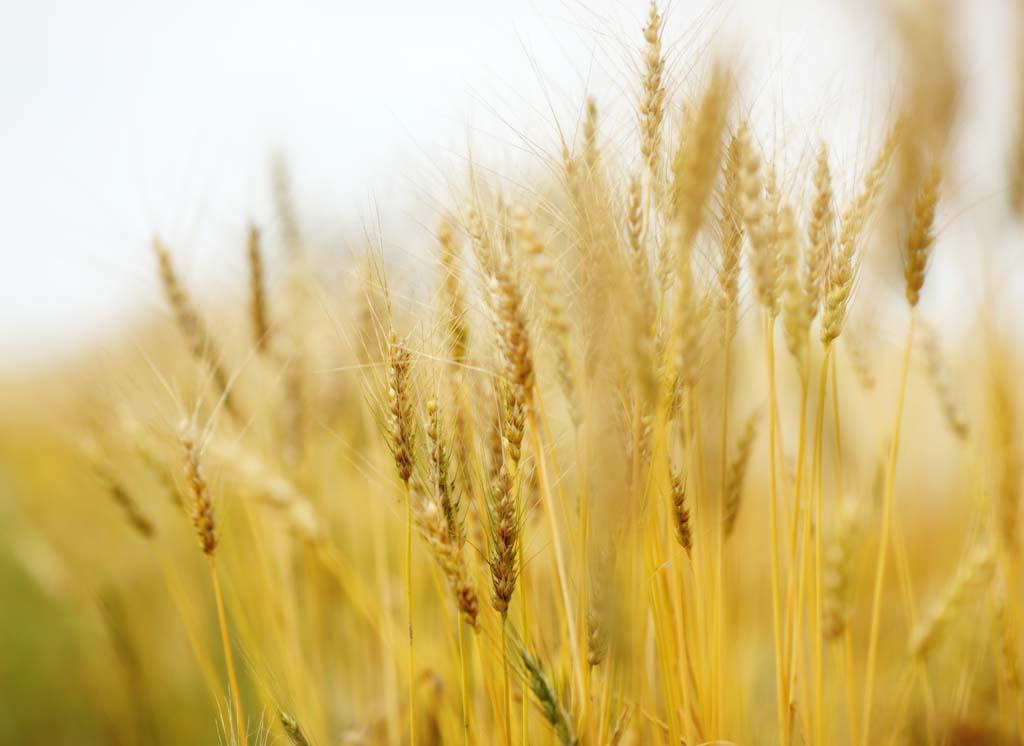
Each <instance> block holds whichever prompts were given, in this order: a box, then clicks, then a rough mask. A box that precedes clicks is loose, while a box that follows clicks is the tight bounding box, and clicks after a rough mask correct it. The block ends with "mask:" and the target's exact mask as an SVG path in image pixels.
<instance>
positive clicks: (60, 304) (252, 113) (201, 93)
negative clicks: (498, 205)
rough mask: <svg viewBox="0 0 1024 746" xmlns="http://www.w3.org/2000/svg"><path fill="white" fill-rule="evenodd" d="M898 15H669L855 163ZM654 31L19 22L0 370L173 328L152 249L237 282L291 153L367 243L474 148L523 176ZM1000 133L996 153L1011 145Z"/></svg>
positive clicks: (4, 80) (542, 23)
mask: <svg viewBox="0 0 1024 746" xmlns="http://www.w3.org/2000/svg"><path fill="white" fill-rule="evenodd" d="M1014 2H1015V0H971V1H970V2H966V1H965V3H964V7H965V11H964V18H965V23H964V24H963V29H964V34H965V38H966V39H967V41H966V46H967V51H966V52H965V55H966V59H967V71H968V74H969V75H970V76H971V77H972V79H981V80H983V81H985V83H984V85H987V86H1001V85H1005V84H1006V82H1007V80H1008V79H1009V78H1008V76H1009V75H1010V73H1011V70H1010V69H1009V68H1008V66H1007V65H1006V64H1005V63H1006V61H1007V56H1008V52H1007V50H1008V49H1009V48H1010V47H1009V45H1010V43H1011V40H1012V37H1011V35H1010V34H1009V33H1008V32H1007V28H1008V27H1009V26H1011V25H1012V24H1011V23H1010V20H1011V19H1012V18H1013V16H1012V14H1011V9H1012V7H1013V3H1014ZM885 5H886V3H884V2H878V3H869V2H864V1H863V0H858V1H857V2H853V1H852V0H851V1H850V2H843V1H842V0H734V1H733V2H713V3H709V2H702V1H700V0H675V2H673V3H671V5H670V11H669V15H670V28H671V29H672V31H671V32H670V33H669V35H668V36H667V41H668V42H669V43H671V42H673V41H675V40H676V39H679V38H681V35H682V34H684V33H686V32H687V31H688V30H692V29H694V28H696V29H697V31H696V32H692V33H694V34H695V35H694V36H692V37H689V38H691V39H697V40H706V39H708V38H709V37H713V40H714V42H715V44H717V45H719V46H723V45H726V44H728V45H729V48H730V49H732V50H733V51H738V52H739V53H740V54H741V56H742V59H743V60H744V64H745V66H746V68H747V69H748V70H753V71H759V72H760V73H761V74H764V75H765V80H767V81H768V82H767V83H766V84H764V87H763V89H762V90H761V98H763V99H767V100H768V102H769V103H771V104H773V107H772V108H775V109H780V108H781V110H782V111H783V112H784V114H783V115H782V116H780V115H776V117H777V118H778V119H782V118H783V117H784V119H785V121H783V122H780V124H784V125H785V126H786V127H789V128H791V129H792V130H793V131H795V132H796V134H797V135H798V136H800V137H805V138H807V140H808V142H814V141H816V140H817V138H818V134H817V133H816V131H815V130H816V129H817V128H819V127H820V128H822V129H823V130H825V132H823V133H821V134H822V135H827V136H832V135H835V136H836V137H837V138H839V139H842V138H844V137H845V138H847V139H848V140H849V141H851V142H852V141H854V140H856V136H857V133H859V132H862V131H863V130H864V129H865V127H866V126H867V125H866V123H869V122H872V121H876V120H877V119H878V115H879V106H880V103H879V102H884V100H885V89H886V86H887V85H890V84H891V82H892V81H891V64H890V63H891V58H890V57H891V55H890V54H889V52H888V46H887V44H888V41H887V40H886V39H885V38H884V35H883V34H882V33H881V28H882V26H881V24H879V22H878V21H877V14H878V11H879V9H880V8H882V7H885ZM866 8H867V10H865V9H866ZM872 13H874V14H875V16H876V20H872ZM645 15H646V2H643V1H642V0H636V1H635V2H630V1H627V0H602V1H600V2H597V1H595V2H579V1H577V0H564V1H562V0H534V1H533V2H525V1H523V2H516V1H515V0H511V1H510V0H433V1H432V2H422V0H390V1H389V2H387V3H371V2H366V1H365V0H364V1H360V2H356V1H354V0H332V1H330V2H327V1H324V2H299V1H296V2H287V3H285V2H280V3H270V2H252V1H248V2H240V1H238V2H225V1H211V0H205V1H203V2H187V1H185V0H172V1H168V2H141V1H139V0H123V1H122V0H91V1H89V2H82V1H81V0H5V1H4V2H2V3H0V206H2V207H0V252H2V256H3V258H4V263H3V268H2V270H0V368H6V367H11V366H21V365H24V364H26V363H28V362H39V361H45V360H48V359H53V358H54V357H55V356H57V355H59V354H61V353H63V352H66V351H67V350H68V349H70V348H71V346H73V345H81V344H85V343H87V342H88V341H89V340H91V339H93V338H96V337H97V336H99V335H102V334H103V333H109V331H110V329H111V328H113V327H114V325H115V324H116V323H118V322H119V321H121V320H122V319H123V318H125V314H126V313H128V312H131V311H132V310H139V309H142V310H151V309H152V308H154V307H157V306H158V304H159V302H160V301H159V298H158V297H156V295H155V294H156V284H155V281H154V279H153V277H152V261H151V257H150V254H149V253H148V241H149V239H150V237H151V236H152V235H153V234H154V233H155V232H159V233H160V234H161V235H163V236H165V237H166V238H167V240H168V241H169V242H170V243H171V244H172V246H174V247H175V249H176V251H179V252H180V255H181V256H182V261H183V262H184V263H185V268H186V271H188V272H190V273H193V272H195V268H196V267H201V266H211V267H218V266H221V265H218V264H217V262H218V261H221V260H222V258H223V256H224V255H225V254H226V253H228V252H237V251H238V250H239V245H238V243H237V241H238V240H240V236H241V235H242V230H243V226H244V225H245V223H246V221H247V220H249V219H250V218H253V219H256V220H258V221H261V220H265V219H267V218H268V216H269V214H270V211H269V207H268V197H267V195H268V189H267V172H268V169H267V165H268V160H269V156H270V154H271V153H272V152H273V151H274V150H275V149H279V150H281V151H282V152H284V153H286V154H287V156H288V158H289V161H290V162H291V164H292V166H293V170H294V180H295V183H296V185H297V186H296V192H297V195H298V196H299V198H300V200H302V201H303V204H304V206H305V207H308V212H309V214H310V215H311V216H312V217H311V219H313V220H318V219H319V220H324V221H327V220H336V221H337V224H340V225H344V224H350V225H353V226H359V225H360V224H361V222H365V221H366V219H367V216H368V215H369V214H370V213H371V212H373V211H374V210H380V211H381V212H382V214H383V218H384V220H385V222H386V221H387V219H388V218H389V215H388V207H389V206H390V205H400V206H403V207H402V208H401V209H403V210H406V209H408V208H407V207H405V206H407V205H408V204H410V202H409V201H408V200H407V199H406V198H404V197H402V196H400V195H401V193H402V191H403V190H406V191H411V192H412V193H413V194H414V196H413V197H412V198H411V200H412V204H415V201H416V199H417V197H416V196H415V193H416V192H417V190H416V182H417V180H418V179H419V177H420V176H422V177H423V181H422V184H426V183H428V182H429V181H430V178H431V175H430V171H431V169H432V167H434V166H439V164H450V163H452V162H455V163H457V160H455V159H454V158H453V155H452V154H454V153H457V152H461V151H463V150H464V149H465V147H466V145H467V142H470V141H471V142H472V143H473V146H474V152H476V149H477V148H480V149H481V150H484V151H487V150H489V149H493V150H494V151H495V152H502V153H503V157H504V158H506V159H507V158H510V157H513V155H514V154H515V152H516V149H515V147H514V146H515V144H516V135H515V134H513V133H510V132H509V131H503V130H502V127H503V121H506V122H507V123H508V124H510V125H512V127H513V128H517V127H518V128H521V129H520V130H518V131H519V132H522V131H524V130H526V129H529V128H530V127H533V126H536V125H537V120H539V119H541V118H542V117H543V116H545V115H546V114H545V94H549V95H552V94H553V95H554V96H555V97H556V98H560V99H562V100H566V101H571V100H577V98H578V97H581V96H582V95H583V92H584V90H587V89H592V90H594V91H595V92H596V93H597V95H598V96H599V98H600V97H601V96H604V99H605V100H608V99H613V100H622V101H624V102H625V103H626V104H628V103H630V101H629V98H630V96H632V94H633V93H634V91H635V89H630V88H629V87H628V86H629V84H630V79H629V76H630V74H631V72H632V71H631V69H630V65H631V64H634V63H635V57H634V56H632V55H635V52H636V50H637V48H638V47H639V45H640V41H641V28H642V25H643V22H644V19H645ZM738 40H742V42H740V41H738ZM676 49H677V51H678V53H679V54H680V55H685V52H686V49H687V47H686V46H685V44H681V45H680V46H679V47H677V48H676ZM981 90H982V93H981V94H976V96H981V97H982V98H984V93H985V91H986V89H985V88H984V86H982V87H981ZM988 92H989V93H991V91H988ZM989 98H990V99H996V98H1001V99H1002V100H1003V101H1005V100H1006V99H1007V97H1006V96H1005V95H1003V96H1001V97H996V96H989ZM992 105H993V106H997V107H998V106H999V104H998V102H997V103H995V104H992ZM1002 105H1003V106H1004V110H1005V107H1006V106H1008V104H1005V103H1004V104H1002ZM993 111H995V112H996V113H991V112H989V113H988V114H984V115H981V116H980V118H979V121H980V130H979V131H980V133H981V136H980V137H979V139H980V140H981V141H982V142H983V143H984V141H985V140H986V137H985V135H986V134H987V133H991V134H993V137H995V138H996V140H998V138H999V137H1002V134H1000V131H999V127H998V122H997V121H996V120H999V119H1001V117H1000V116H997V114H998V112H999V110H998V108H997V109H995V110H993ZM547 124H550V122H548V123H547ZM978 147H980V148H981V150H980V151H979V156H978V158H977V159H975V161H976V163H978V164H980V165H977V166H976V168H973V169H972V170H969V172H968V173H967V179H968V180H969V182H970V183H971V184H973V185H974V187H975V188H976V189H977V190H978V192H979V194H981V195H982V199H987V198H989V197H991V192H992V190H993V189H996V188H998V187H997V184H998V178H997V175H996V174H995V173H994V171H993V170H992V169H989V168H988V167H987V166H985V165H984V162H985V158H989V157H990V156H991V155H992V154H991V153H986V152H985V150H984V147H985V146H984V144H982V145H979V146H978ZM857 155H858V154H856V153H854V154H853V156H854V157H856V156H857ZM422 184H421V185H422ZM420 191H422V190H420ZM419 198H420V199H422V194H420V196H419ZM396 209H398V208H396ZM213 274H216V272H215V271H214V272H213Z"/></svg>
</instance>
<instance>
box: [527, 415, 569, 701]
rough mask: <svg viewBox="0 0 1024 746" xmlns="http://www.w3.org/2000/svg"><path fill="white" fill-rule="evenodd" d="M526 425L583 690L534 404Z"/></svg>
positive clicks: (559, 537)
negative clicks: (531, 441) (531, 442)
mask: <svg viewBox="0 0 1024 746" xmlns="http://www.w3.org/2000/svg"><path fill="white" fill-rule="evenodd" d="M526 418H527V429H528V430H529V431H530V438H531V439H532V440H533V450H534V454H533V456H534V460H535V463H536V464H537V481H538V482H539V483H540V496H541V502H542V503H544V513H545V515H546V516H547V521H548V528H549V530H550V532H551V543H552V552H553V553H554V555H555V568H556V570H557V572H558V586H559V590H560V595H561V599H562V606H563V611H564V612H565V621H566V624H565V626H566V630H567V631H568V633H569V646H570V649H571V650H572V651H573V654H572V667H573V672H574V674H575V678H576V682H577V684H578V687H579V688H578V690H577V691H580V692H582V691H583V672H582V667H581V666H580V659H579V650H580V647H579V641H578V639H577V635H576V614H575V613H574V612H573V605H572V597H571V595H570V592H569V581H568V576H567V575H566V571H565V557H564V556H563V554H562V540H561V532H560V531H559V530H558V522H557V520H556V519H555V509H554V505H553V504H552V503H553V500H552V497H551V487H550V482H549V479H548V473H547V465H546V457H545V454H544V449H543V446H542V445H541V440H540V431H539V429H538V427H537V417H536V415H535V414H534V407H533V406H531V407H528V408H527V412H526Z"/></svg>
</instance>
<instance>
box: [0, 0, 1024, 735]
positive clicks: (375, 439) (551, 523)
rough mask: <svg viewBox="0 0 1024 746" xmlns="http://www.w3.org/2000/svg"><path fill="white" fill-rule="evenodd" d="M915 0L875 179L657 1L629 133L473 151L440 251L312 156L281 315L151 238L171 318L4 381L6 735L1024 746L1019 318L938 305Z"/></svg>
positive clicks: (934, 162) (252, 245) (934, 130)
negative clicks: (375, 217) (337, 235)
mask: <svg viewBox="0 0 1024 746" xmlns="http://www.w3.org/2000/svg"><path fill="white" fill-rule="evenodd" d="M920 5H921V7H920V8H919V9H918V10H917V11H915V13H914V14H910V15H908V16H907V18H906V19H904V21H903V25H902V26H901V29H902V33H903V40H904V43H905V46H906V50H907V54H906V63H905V64H906V69H905V71H904V74H903V75H902V76H901V79H900V83H899V85H897V86H895V87H894V90H893V91H892V92H891V100H892V105H891V106H890V107H889V109H888V110H887V111H886V112H885V113H884V114H882V115H879V116H875V117H874V119H872V120H871V123H870V125H869V126H867V127H865V128H864V133H863V135H862V141H861V142H858V144H857V145H858V149H859V150H860V151H861V152H863V153H865V154H866V155H865V157H864V158H861V159H854V161H853V162H851V160H850V159H845V158H837V157H836V154H835V152H834V149H833V147H832V146H831V144H830V143H829V142H826V141H823V140H822V139H821V138H820V137H819V136H818V135H817V134H816V133H815V132H813V131H811V132H806V131H801V132H795V133H790V134H789V135H788V136H787V137H786V138H785V143H786V144H785V146H783V145H779V144H778V141H773V140H772V139H770V138H769V137H767V136H766V134H765V132H766V129H765V128H764V127H763V126H762V124H761V123H759V122H758V121H757V120H756V119H755V118H754V116H753V114H752V112H753V111H755V110H756V109H755V108H754V107H753V106H752V101H750V100H749V95H748V94H749V91H748V90H747V89H746V88H745V87H744V85H743V80H744V71H743V69H742V65H740V64H738V63H737V62H736V61H735V60H731V59H730V57H729V56H728V55H723V54H716V53H715V51H714V49H713V47H707V48H703V47H702V48H696V49H690V48H688V47H686V46H685V45H684V46H680V45H678V44H676V42H675V40H672V39H668V38H666V37H665V18H664V14H665V13H666V12H668V11H666V9H665V8H663V7H661V5H660V3H659V4H652V5H651V6H650V9H649V11H648V12H646V14H645V16H646V18H645V21H644V25H643V27H642V28H637V29H636V30H635V38H631V39H626V40H622V43H623V44H625V45H627V46H628V47H629V48H630V49H631V50H632V54H633V55H634V58H635V70H636V77H635V79H634V81H633V82H634V87H633V90H634V91H635V96H633V97H632V98H631V99H630V101H629V108H630V111H629V112H628V114H627V115H626V117H625V119H622V120H621V121H620V120H619V119H617V118H616V117H615V115H612V116H611V117H606V116H605V111H606V109H605V107H604V106H603V103H602V101H601V100H599V99H597V98H591V97H587V96H586V95H584V96H583V97H582V98H581V99H580V100H579V101H577V102H574V107H575V110H576V111H577V112H578V116H577V118H576V121H569V122H563V123H561V125H560V126H559V128H558V132H559V133H561V137H560V138H559V141H558V142H557V143H555V144H554V145H553V146H552V147H549V148H546V149H538V150H537V151H536V152H534V153H533V154H532V155H523V154H521V155H520V156H519V157H520V158H521V159H527V160H528V159H530V158H532V159H533V160H534V161H535V162H533V163H529V164H524V166H523V168H522V170H520V171H512V170H510V171H503V170H502V168H500V167H497V166H494V165H492V164H487V163H482V162H478V161H476V160H475V159H473V158H472V157H467V160H466V161H465V167H464V169H463V170H462V172H461V173H460V174H459V175H458V177H457V180H456V181H457V184H458V186H457V188H454V189H453V190H452V192H453V193H452V195H451V198H450V199H449V200H447V201H446V202H445V204H444V205H443V206H442V207H441V208H440V209H438V210H436V211H435V212H431V214H428V215H424V216H423V219H422V226H423V227H422V235H421V236H419V238H418V245H419V246H420V247H421V249H420V251H421V257H422V261H420V262H419V263H417V264H415V265H413V266H411V267H410V266H409V264H408V263H402V262H396V261H394V260H393V258H392V257H391V256H390V255H388V254H387V252H385V251H383V250H382V248H381V245H380V243H378V242H376V241H375V240H373V239H372V238H370V239H368V240H367V241H366V246H365V251H364V252H363V253H362V255H361V256H360V257H357V258H356V260H355V261H348V260H345V261H340V260H338V259H337V257H332V258H325V257H324V256H323V255H321V254H319V253H317V252H316V251H313V250H312V248H311V247H312V246H314V245H315V244H316V243H317V242H318V240H319V239H318V238H317V237H316V236H315V235H311V234H310V231H309V230H308V229H307V227H306V226H305V225H303V223H302V220H301V218H300V217H299V216H300V214H301V211H300V210H299V209H298V207H297V205H296V203H295V197H294V192H293V188H292V185H291V181H290V179H291V177H290V174H289V171H288V167H287V162H286V161H284V160H277V161H275V164H274V169H273V174H272V178H271V182H272V184H271V186H272V189H273V193H274V195H275V206H276V212H275V214H274V215H273V216H271V217H268V218H267V221H265V222H272V224H273V226H274V230H273V231H271V232H270V234H269V237H268V231H267V230H266V229H265V227H264V226H263V225H261V221H259V220H257V221H255V222H254V224H253V226H252V227H251V229H250V231H249V232H248V234H247V235H246V236H241V237H239V243H238V246H237V247H236V248H235V249H234V251H235V252H236V253H237V255H238V257H239V258H240V263H239V266H244V267H245V268H246V269H245V273H244V275H242V276H239V277H237V278H234V279H235V282H236V284H237V285H238V286H239V287H243V288H244V292H242V293H240V295H241V296H242V297H244V298H245V300H244V302H241V303H229V302H224V301H221V300H214V301H209V300H207V301H205V302H204V301H202V300H200V298H199V296H198V295H197V294H196V293H195V291H194V286H195V284H196V277H195V276H194V275H193V273H191V272H185V271H183V270H182V266H181V262H180V260H179V259H180V255H179V253H178V251H177V249H176V247H175V246H173V245H171V244H170V243H169V242H167V241H166V240H165V239H164V238H163V237H161V236H159V235H157V236H154V238H153V240H152V243H151V245H150V246H148V247H142V248H140V251H141V250H143V249H144V250H146V251H148V252H149V255H150V256H149V261H150V262H151V268H152V277H153V282H154V287H158V288H159V289H160V293H161V295H160V297H159V298H155V301H158V302H159V303H160V304H161V307H162V309H163V313H161V314H158V315H153V316H148V317H145V318H143V319H142V320H141V321H139V322H138V325H137V326H136V327H134V328H132V329H131V330H126V331H125V333H124V334H123V336H121V337H119V338H115V339H114V340H112V341H111V342H109V343H108V345H107V346H106V348H105V349H104V351H103V353H102V355H101V356H100V358H99V362H97V358H96V357H95V356H94V357H90V358H89V359H88V360H82V361H73V362H71V363H69V364H67V365H64V366H59V367H56V368H54V369H53V370H51V371H47V372H46V373H44V374H40V375H37V376H33V377H32V379H31V380H18V379H13V378H12V379H11V380H10V381H8V382H5V383H4V385H3V386H2V387H0V405H2V406H0V411H2V412H3V414H2V415H0V490H2V491H3V492H4V493H5V494H6V495H7V496H8V497H6V498H4V500H3V502H2V503H0V511H2V515H3V521H2V527H0V541H2V543H0V550H2V551H0V587H2V588H3V590H2V591H0V593H2V605H3V612H2V614H0V630H2V631H3V633H4V634H3V637H4V644H3V647H4V648H5V654H4V655H3V656H2V657H0V681H2V682H3V683H2V684H0V693H2V699H3V700H4V702H3V705H2V706H0V740H2V741H3V742H5V743H40V744H42V743H46V744H78V743H81V744H99V743H104V744H106V743H109V744H172V743H173V744H178V743H222V744H230V745H231V746H250V745H253V746H256V745H258V744H275V743H280V744H288V743H290V744H294V745H295V746H311V745H320V746H331V745H334V744H353V745H354V744H366V745H367V746H369V745H372V744H416V745H417V746H431V745H435V744H442V743H445V744H502V745H511V744H517V745H518V744H523V745H524V746H525V745H527V744H560V745H562V746H567V745H569V744H581V745H582V744H593V745H598V744H600V745H601V746H605V745H609V746H611V745H615V744H621V745H622V746H626V745H629V744H687V745H688V746H696V745H697V744H706V745H707V746H712V745H713V744H718V745H723V744H744V745H751V746H756V745H758V744H779V745H780V746H799V745H800V744H817V745H820V746H825V745H832V744H849V745H850V746H868V745H869V744H927V745H928V746H938V745H946V746H955V745H956V744H1020V743H1022V738H1024V698H1022V689H1021V671H1020V665H1021V659H1020V651H1019V649H1018V639H1019V635H1020V633H1021V631H1022V630H1024V616H1022V614H1024V608H1022V603H1021V600H1022V595H1021V591H1022V584H1021V572H1022V565H1021V560H1022V557H1021V551H1022V548H1021V541H1022V535H1021V534H1022V532H1021V521H1020V518H1019V512H1020V502H1021V489H1022V476H1024V475H1022V467H1024V464H1022V458H1024V452H1022V447H1024V444H1022V443H1021V424H1020V423H1021V417H1022V414H1021V386H1020V381H1021V380H1022V379H1021V374H1022V369H1021V360H1020V357H1021V353H1022V349H1021V336H1020V331H1021V330H1020V328H1019V324H1018V323H1017V322H1016V319H1015V318H1014V317H1013V314H1012V313H1010V312H1008V311H1007V310H1006V308H1005V307H1004V305H1003V303H1002V302H1001V301H1002V299H1001V298H1000V297H999V296H998V294H995V293H989V294H985V295H984V299H983V301H982V302H980V303H977V304H972V303H969V302H968V301H967V300H966V299H967V297H968V296H969V295H971V292H972V291H971V290H970V289H968V288H966V287H964V288H963V290H962V295H960V296H958V297H962V298H963V299H964V300H963V302H962V304H958V305H957V306H956V307H954V308H950V309H944V310H945V313H942V314H939V313H936V314H932V315H930V314H929V313H927V312H925V310H924V309H923V308H920V307H919V306H923V305H925V304H923V303H922V299H923V298H927V296H928V293H929V287H930V286H929V282H928V280H929V279H930V270H931V269H932V258H933V256H938V255H941V254H942V253H943V252H954V253H957V254H960V255H963V256H965V257H966V261H973V258H972V254H971V250H970V247H964V246H960V245H957V244H956V243H955V242H952V241H948V240H945V237H946V234H947V231H948V229H949V226H950V225H952V224H953V223H955V220H956V218H957V215H956V211H955V210H952V209H950V207H949V205H950V199H951V198H952V197H954V196H955V195H956V192H957V190H958V188H959V184H958V179H957V175H956V169H955V168H953V167H952V161H953V156H952V153H953V151H954V150H955V147H956V139H957V137H958V133H959V132H960V130H959V128H958V126H957V122H958V105H959V103H960V100H961V86H962V75H961V73H960V71H959V70H957V69H956V68H955V66H954V65H953V64H952V62H951V60H952V58H953V54H952V52H951V49H952V47H951V45H952V41H951V39H950V35H951V33H952V29H951V28H950V27H951V23H950V22H949V21H948V18H947V17H946V16H944V15H943V13H942V12H941V7H942V6H941V4H939V3H923V4H920ZM670 10H671V9H669V11H670ZM1021 17H1022V18H1024V14H1022V16H1021ZM681 68H685V69H686V70H687V71H688V74H687V75H685V76H682V75H680V74H679V70H680V69H681ZM1022 92H1024V89H1022V91H1013V92H1010V93H1009V94H1008V95H1010V96H1018V94H1021V93H1022ZM1014 110H1015V111H1018V112H1024V100H1022V101H1021V102H1019V105H1017V106H1016V108H1015V109H1014ZM609 119H611V120H612V121H608V120H609ZM1018 119H1019V121H1017V122H1015V123H1013V124H1012V125H1011V129H1013V130H1014V131H1017V130H1019V133H1018V137H1017V139H1016V140H1015V142H1016V143H1017V144H1018V145H1017V146H1016V147H1015V148H1013V149H1011V152H1008V153H1007V155H1006V159H1005V163H1006V166H1005V173H1006V186H1005V189H1004V191H1003V193H1001V194H1000V195H999V197H998V199H999V200H1001V201H1002V204H1004V205H1005V207H1004V208H1003V210H1002V213H1003V215H1004V217H1003V218H1002V219H1003V220H1005V222H1006V225H1007V226H1012V225H1014V224H1015V223H1016V221H1018V220H1019V219H1020V216H1021V215H1022V214H1024V115H1020V116H1018ZM623 132H626V133H628V134H626V135H623V134H622V133H623ZM610 133H614V137H613V136H612V135H611V134H610ZM525 174H529V176H525ZM538 174H539V175H538ZM1017 250H1018V251H1019V248H1018V249H1017ZM979 256H980V255H979ZM243 260H244V263H243ZM424 268H427V270H426V271H425V270H424ZM196 269H197V271H198V272H199V273H200V274H201V273H202V267H198V268H196ZM958 280H959V281H962V282H964V283H966V282H967V279H966V276H964V277H959V278H954V279H953V282H956V281H958ZM957 292H960V291H957ZM951 316H955V317H956V318H957V324H956V326H957V329H958V330H959V331H957V332H956V333H955V334H954V333H953V325H951V324H950V323H949V318H950V317H951ZM883 329H884V330H885V331H884V332H881V331H880V330H883Z"/></svg>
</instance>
